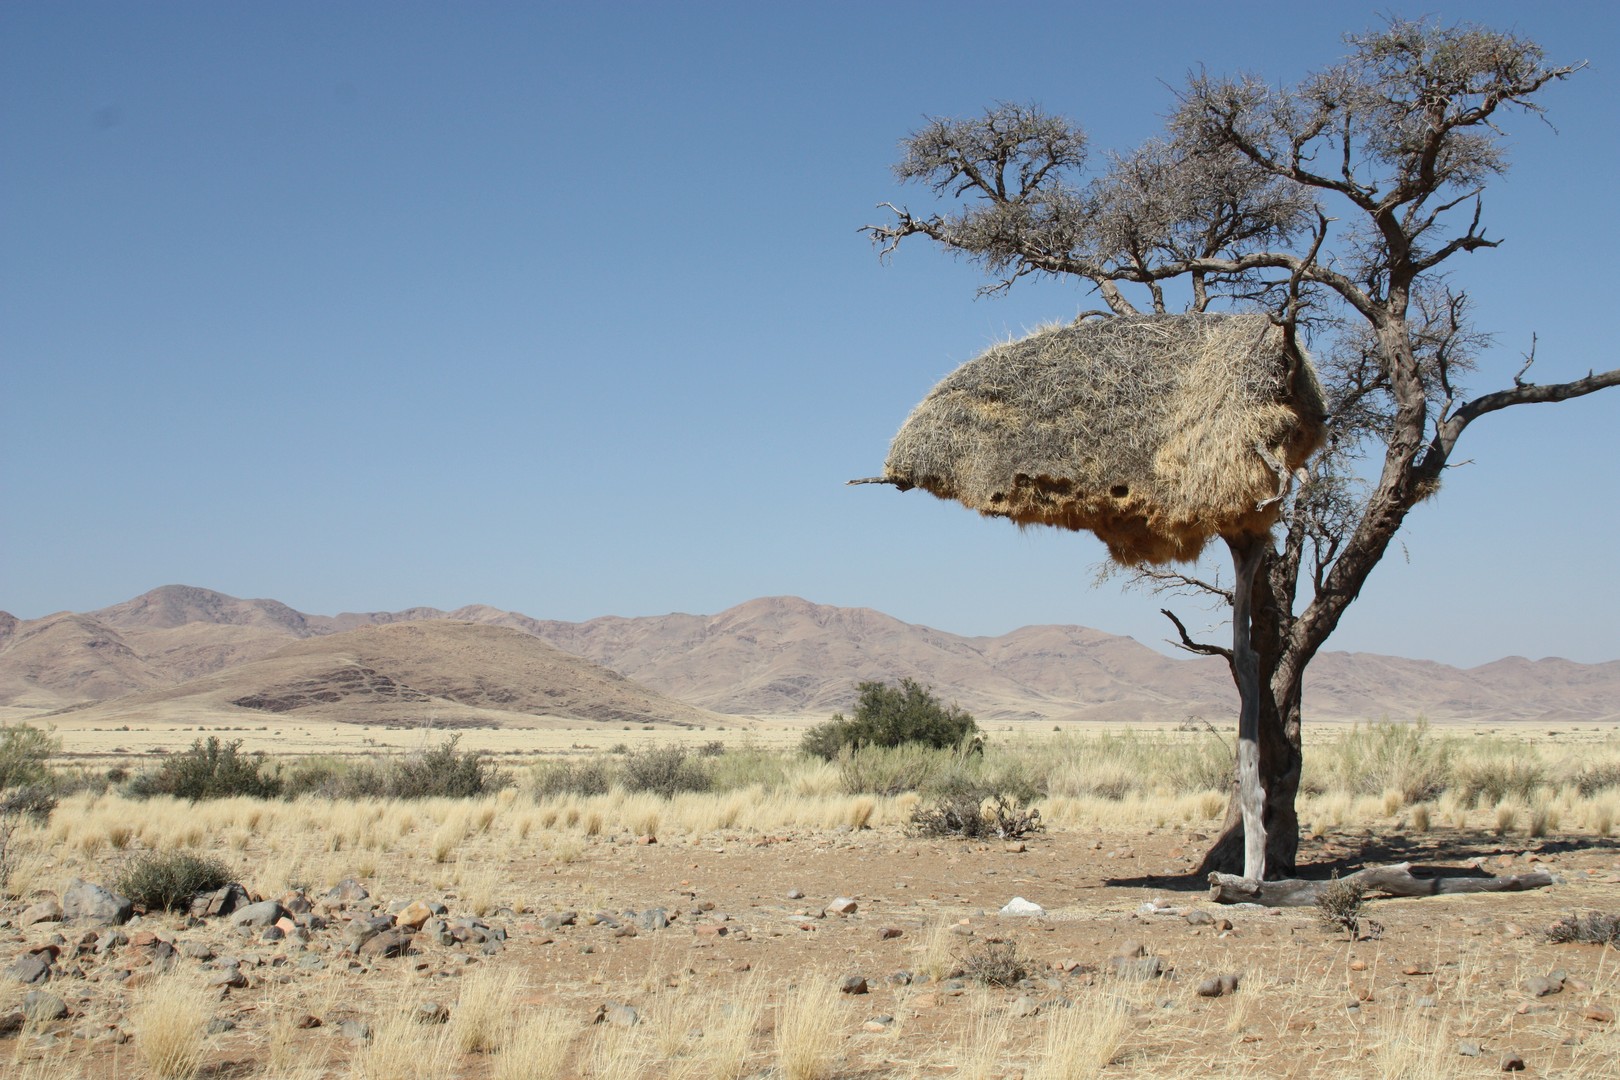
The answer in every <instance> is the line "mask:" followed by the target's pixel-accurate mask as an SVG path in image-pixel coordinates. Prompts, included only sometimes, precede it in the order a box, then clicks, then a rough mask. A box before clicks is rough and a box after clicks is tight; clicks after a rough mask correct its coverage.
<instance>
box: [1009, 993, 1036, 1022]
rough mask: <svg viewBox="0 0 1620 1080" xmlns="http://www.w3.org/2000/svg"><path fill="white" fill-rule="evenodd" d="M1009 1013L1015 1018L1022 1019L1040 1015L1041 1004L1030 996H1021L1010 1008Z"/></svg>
mask: <svg viewBox="0 0 1620 1080" xmlns="http://www.w3.org/2000/svg"><path fill="white" fill-rule="evenodd" d="M1009 1011H1010V1012H1011V1013H1012V1015H1013V1016H1016V1017H1019V1018H1020V1019H1022V1018H1023V1017H1026V1016H1034V1015H1036V1014H1037V1013H1039V1012H1040V1011H1041V1006H1040V1002H1038V1001H1036V1000H1035V999H1034V998H1032V997H1030V996H1029V995H1028V994H1020V995H1019V996H1018V997H1017V998H1016V999H1014V1001H1013V1003H1012V1005H1011V1006H1009Z"/></svg>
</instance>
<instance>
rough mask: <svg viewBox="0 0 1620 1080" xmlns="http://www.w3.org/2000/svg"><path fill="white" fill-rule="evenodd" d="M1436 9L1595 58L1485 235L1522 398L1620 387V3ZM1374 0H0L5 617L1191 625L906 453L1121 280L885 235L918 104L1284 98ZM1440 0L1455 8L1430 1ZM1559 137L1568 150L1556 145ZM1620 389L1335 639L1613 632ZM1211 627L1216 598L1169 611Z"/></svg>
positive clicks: (1069, 105) (1129, 108)
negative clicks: (123, 611)
mask: <svg viewBox="0 0 1620 1080" xmlns="http://www.w3.org/2000/svg"><path fill="white" fill-rule="evenodd" d="M1544 7H1545V10H1536V9H1532V8H1530V7H1528V6H1525V5H1522V4H1508V3H1470V4H1466V5H1460V4H1450V5H1444V4H1442V5H1439V10H1438V14H1440V15H1441V16H1442V17H1446V18H1459V17H1466V18H1470V19H1474V20H1477V21H1481V22H1485V23H1487V24H1490V25H1495V26H1503V27H1513V28H1516V29H1517V30H1518V31H1520V32H1521V33H1524V34H1527V35H1529V36H1531V37H1533V38H1535V39H1537V40H1539V41H1540V42H1542V44H1543V45H1544V46H1546V47H1547V49H1548V51H1549V54H1550V56H1551V58H1553V59H1555V60H1558V61H1572V60H1580V59H1587V60H1590V61H1591V68H1590V70H1587V71H1585V72H1582V73H1581V74H1580V75H1579V76H1578V77H1576V78H1575V79H1572V80H1570V81H1569V82H1567V83H1565V84H1563V85H1560V86H1557V87H1554V88H1553V89H1552V90H1551V91H1549V92H1548V93H1547V94H1546V95H1545V97H1544V98H1543V101H1544V102H1545V104H1546V105H1547V106H1548V108H1549V110H1550V113H1549V119H1550V121H1551V125H1552V126H1550V127H1549V126H1548V125H1545V124H1542V123H1540V122H1538V121H1535V120H1531V119H1528V118H1524V117H1514V118H1512V119H1511V120H1510V121H1509V130H1510V134H1511V145H1512V148H1513V154H1514V159H1515V167H1514V171H1513V172H1512V174H1511V175H1510V176H1509V177H1508V178H1506V180H1504V181H1501V182H1499V183H1497V184H1496V185H1495V186H1494V187H1493V188H1492V190H1491V192H1490V193H1489V195H1488V197H1487V202H1486V222H1487V225H1488V229H1489V234H1490V235H1492V236H1496V237H1501V238H1504V239H1505V240H1506V243H1505V244H1504V245H1503V246H1502V247H1501V248H1500V249H1498V250H1496V251H1492V252H1486V253H1481V254H1476V255H1473V256H1471V257H1468V258H1465V259H1460V260H1458V262H1459V264H1460V265H1459V267H1458V273H1457V276H1456V280H1457V282H1458V283H1459V284H1461V285H1464V286H1466V287H1467V288H1469V289H1470V291H1471V292H1472V293H1473V295H1474V296H1475V298H1476V299H1477V301H1478V304H1479V312H1480V323H1481V325H1482V327H1483V328H1485V329H1489V330H1491V331H1494V332H1495V333H1496V334H1497V335H1498V348H1497V349H1496V350H1495V352H1494V353H1493V354H1492V355H1490V356H1489V357H1487V359H1486V362H1485V364H1484V366H1483V368H1482V370H1481V371H1480V372H1479V373H1478V375H1477V376H1476V377H1475V378H1474V380H1473V384H1472V385H1473V386H1474V387H1475V388H1476V389H1480V390H1486V389H1491V388H1494V387H1496V386H1499V385H1502V384H1505V383H1506V382H1507V381H1508V379H1509V378H1510V377H1511V375H1512V372H1513V371H1514V370H1515V369H1516V367H1517V358H1518V355H1519V353H1520V352H1521V351H1522V350H1523V349H1525V348H1527V347H1528V345H1529V341H1530V336H1531V334H1532V332H1534V333H1536V334H1538V335H1539V349H1538V353H1539V357H1540V361H1539V363H1538V366H1537V368H1536V371H1537V372H1538V373H1539V375H1540V378H1541V379H1542V380H1543V381H1552V380H1554V379H1558V378H1568V377H1572V376H1575V375H1578V374H1584V373H1585V372H1586V370H1587V369H1589V368H1593V367H1597V368H1605V367H1612V366H1614V365H1615V364H1616V363H1617V362H1620V358H1617V356H1616V350H1615V349H1614V346H1613V329H1612V322H1613V314H1612V309H1613V307H1614V304H1615V296H1614V286H1615V285H1616V277H1617V275H1616V273H1615V271H1614V269H1613V265H1612V262H1610V261H1609V260H1610V258H1611V254H1610V253H1611V252H1612V251H1613V250H1614V249H1615V248H1616V247H1617V246H1620V229H1617V225H1616V220H1617V215H1616V210H1615V206H1614V195H1613V177H1614V176H1616V175H1620V160H1617V159H1620V151H1617V149H1616V148H1617V146H1620V139H1617V138H1616V136H1617V135H1620V132H1617V130H1616V127H1617V125H1616V118H1617V103H1620V81H1617V80H1620V33H1617V30H1620V17H1617V16H1616V15H1615V14H1614V13H1613V11H1612V10H1611V9H1610V7H1609V6H1608V5H1606V4H1598V3H1565V4H1558V5H1545V6H1544ZM1385 10H1387V5H1383V4H1379V5H1366V6H1358V5H1352V4H1333V5H1301V4H1296V3H1288V4H1281V3H1232V4H1224V5H1211V4H1204V3H1198V4H1186V3H1177V2H1170V3H1163V4H1158V5H1154V6H1153V7H1152V8H1151V14H1146V12H1147V11H1149V9H1147V8H1142V7H1140V6H1133V5H1116V4H1107V5H1102V4H1090V3H1074V4H1061V5H1060V4H1042V3H1031V4H1010V5H1002V6H999V7H994V8H987V7H985V6H984V5H982V4H966V3H930V4H893V5H881V6H869V5H864V4H863V5H855V4H840V3H826V4H815V5H809V4H805V5H791V6H790V5H774V4H733V5H727V4H702V3H698V4H679V5H677V4H650V3H649V4H633V3H632V4H619V5H611V6H610V5H584V4H579V5H537V4H515V3H514V4H493V3H475V4H456V5H450V4H410V3H399V2H390V3H359V2H351V3H343V4H328V3H318V4H316V3H277V4H259V5H243V4H216V3H207V4H180V3H153V4H130V3H114V4H99V3H73V4H62V3H54V2H52V3H39V2H30V0H11V2H8V3H7V4H5V5H4V6H3V7H0V140H3V142H0V146H3V147H4V158H3V160H4V164H3V166H0V378H3V383H0V426H3V430H4V432H5V443H4V447H5V449H4V452H3V458H0V506H3V510H0V515H3V516H0V608H3V609H5V610H8V611H11V612H13V613H14V614H16V615H18V616H21V617H24V618H29V617H37V616H40V615H44V614H46V613H48V612H52V611H56V610H62V609H73V610H86V609H91V608H96V607H101V606H105V605H107V604H111V603H115V602H118V601H120V600H123V599H127V598H128V597H130V596H133V595H135V594H138V593H140V592H143V591H145V590H147V589H149V588H152V587H154V586H157V585H160V584H166V583H172V582H183V583H187V584H194V585H202V586H206V587H209V588H215V589H219V590H221V591H224V592H228V593H231V594H234V595H238V596H248V597H253V596H266V597H274V598H276V599H279V600H283V601H285V602H287V603H289V604H292V605H293V606H294V607H297V608H300V609H303V610H306V611H314V612H320V613H334V612H338V611H344V610H381V609H394V608H399V607H404V606H408V605H414V604H430V605H434V606H438V607H445V608H450V607H456V606H459V605H462V604H467V603H488V604H493V605H496V606H498V607H503V608H511V609H516V610H520V611H523V612H526V613H528V614H531V615H534V616H537V617H543V618H560V619H585V618H590V617H592V616H596V615H606V614H619V615H645V614H661V613H665V612H670V611H687V612H697V613H713V612H717V611H720V610H722V609H724V608H726V607H729V606H731V605H733V604H736V603H739V602H741V601H744V600H747V599H749V598H752V597H755V596H762V595H774V594H796V595H801V596H804V597H806V598H808V599H811V600H815V601H818V602H822V603H830V604H841V605H852V606H869V607H875V608H878V609H881V610H883V611H887V612H889V613H891V614H894V615H896V616H898V617H900V618H903V619H906V620H908V621H913V622H922V623H927V624H929V625H933V626H937V627H939V628H941V629H945V630H950V631H953V632H957V633H968V634H995V633H1002V632H1005V631H1007V630H1010V629H1013V628H1015V627H1018V626H1021V625H1026V624H1031V623H1047V622H1072V623H1081V624H1085V625H1089V626H1094V627H1097V628H1099V629H1103V630H1107V631H1111V632H1114V633H1124V634H1131V635H1133V636H1135V637H1137V638H1138V639H1139V640H1143V641H1146V642H1149V643H1150V644H1154V645H1156V646H1160V647H1162V643H1163V639H1164V637H1165V636H1166V630H1167V629H1168V624H1167V623H1165V622H1164V620H1163V619H1162V617H1161V616H1160V615H1159V614H1158V613H1157V609H1158V607H1159V606H1161V605H1160V601H1159V600H1158V599H1157V598H1154V597H1152V596H1148V595H1144V594H1138V593H1130V592H1123V591H1121V589H1120V588H1119V586H1118V585H1117V584H1106V583H1105V584H1102V585H1094V584H1093V577H1094V575H1095V570H1096V568H1097V566H1098V564H1099V563H1100V561H1101V559H1102V557H1103V552H1102V549H1101V547H1100V546H1099V545H1098V544H1096V542H1095V541H1093V540H1091V539H1090V538H1089V537H1087V536H1077V535H1073V534H1059V533H1054V532H1049V531H1026V532H1020V531H1018V530H1016V529H1013V528H1011V527H1009V526H1007V525H1005V524H1004V523H1001V522H992V521H985V520H982V519H979V518H977V517H976V516H975V515H973V514H971V513H969V512H967V511H965V510H963V509H961V508H960V507H956V506H954V505H946V504H944V503H940V502H938V501H937V500H934V499H932V498H929V497H927V496H925V495H922V494H920V493H909V494H906V495H899V494H896V493H895V492H893V491H891V490H889V489H884V488H874V487H867V488H846V487H844V486H843V481H845V480H846V479H849V478H851V477H857V476H868V475H872V474H874V473H876V472H877V471H878V470H879V468H880V466H881V463H882V460H883V457H884V453H885V450H886V448H887V444H888V440H889V438H890V437H891V436H892V435H893V433H894V431H895V429H896V428H897V427H898V425H899V423H900V421H901V420H902V419H904V417H905V415H906V413H907V411H908V410H909V409H910V407H911V406H912V405H913V404H914V403H915V402H916V401H917V400H919V399H920V398H921V397H922V396H923V394H924V393H926V391H927V390H928V388H929V387H930V386H931V385H932V384H933V383H934V382H935V381H936V380H937V379H938V378H939V377H940V376H942V375H944V374H945V373H946V372H948V371H949V370H950V369H951V368H953V367H954V366H956V365H957V364H958V363H960V362H962V361H964V360H967V359H969V358H971V357H972V356H974V355H976V354H977V353H979V352H980V351H982V350H983V348H984V347H985V346H986V345H988V344H990V343H992V342H994V341H996V340H1000V339H1004V338H1006V337H1008V336H1009V335H1017V334H1020V333H1022V332H1023V331H1024V330H1026V329H1028V328H1030V327H1033V326H1034V325H1037V324H1039V323H1041V322H1044V321H1049V320H1052V319H1063V318H1068V317H1072V315H1073V314H1074V313H1075V312H1076V311H1078V310H1081V309H1083V308H1087V307H1091V306H1094V303H1093V302H1092V300H1091V298H1089V297H1088V296H1087V295H1086V294H1085V293H1084V292H1083V291H1082V290H1081V289H1079V288H1078V287H1076V286H1074V285H1069V284H1063V283H1045V284H1033V285H1021V286H1020V287H1019V288H1018V289H1016V290H1014V292H1013V293H1012V294H1011V296H1009V297H1007V298H1004V299H975V297H974V289H975V287H976V286H977V285H978V284H979V281H980V279H979V277H978V275H977V272H976V271H975V270H974V269H973V268H972V267H971V266H969V265H967V264H964V263H961V262H957V261H954V260H952V259H951V258H949V257H948V256H946V255H945V254H943V253H941V252H938V251H935V250H930V249H928V248H926V247H924V246H920V245H919V246H916V247H909V248H907V249H904V250H902V251H901V252H900V253H899V255H898V257H897V258H896V259H895V260H894V261H893V262H892V264H890V265H888V266H880V265H879V263H878V261H877V259H876V258H875V256H874V253H873V251H872V249H871V248H870V246H869V244H868V243H867V241H866V240H865V239H864V238H863V237H862V236H860V235H859V234H858V233H857V231H856V230H857V228H858V227H859V226H861V225H863V224H867V223H871V222H875V221H879V220H882V214H881V212H880V211H878V210H877V209H875V205H876V204H877V203H879V202H882V201H885V200H896V201H907V202H910V203H911V204H912V205H913V206H921V205H923V204H925V203H926V201H927V200H926V198H925V193H924V192H922V191H920V190H905V189H901V188H898V187H897V186H896V184H895V182H894V180H893V178H892V175H891V173H890V171H889V168H890V165H891V163H892V161H893V160H894V158H895V155H896V145H897V143H898V141H899V140H900V139H901V138H902V137H903V136H904V135H905V134H906V133H907V132H908V131H910V130H912V129H914V128H915V127H917V126H919V124H920V123H921V122H922V121H923V120H924V119H925V118H926V117H927V116H932V115H966V114H970V113H973V112H976V111H978V110H980V109H981V108H983V107H984V106H985V105H987V104H989V103H991V102H993V101H995V100H998V99H1003V100H1016V101H1035V102H1039V103H1041V104H1042V105H1043V106H1044V107H1045V108H1047V109H1048V110H1050V111H1053V112H1057V113H1061V114H1064V115H1067V116H1069V117H1070V118H1072V119H1074V120H1076V121H1077V122H1079V123H1080V124H1081V125H1083V126H1084V127H1086V128H1087V130H1088V131H1089V132H1090V134H1091V136H1092V139H1093V146H1094V149H1095V150H1097V151H1103V150H1106V149H1110V148H1115V149H1128V148H1129V147H1131V146H1133V145H1135V144H1136V143H1138V142H1140V141H1141V140H1142V139H1144V138H1146V137H1148V136H1150V135H1152V134H1153V133H1154V132H1155V131H1156V130H1157V129H1158V127H1159V125H1160V124H1161V122H1162V118H1163V116H1164V114H1165V113H1166V112H1167V111H1168V110H1169V108H1170V105H1171V100H1172V98H1171V91H1170V89H1169V87H1170V86H1173V85H1175V84H1177V83H1179V82H1180V80H1181V79H1182V77H1183V76H1184V74H1185V73H1186V72H1187V71H1188V70H1189V69H1191V68H1193V67H1195V66H1197V65H1199V64H1203V65H1206V66H1207V67H1208V68H1210V69H1211V70H1214V71H1218V72H1226V71H1236V70H1239V69H1243V70H1252V71H1258V72H1261V73H1264V74H1265V75H1267V76H1268V77H1271V78H1273V79H1275V80H1279V81H1292V80H1294V79H1296V78H1298V77H1299V76H1300V75H1301V74H1303V73H1304V72H1305V71H1307V70H1310V69H1312V68H1315V67H1320V66H1322V65H1324V64H1327V63H1330V62H1332V61H1333V60H1334V59H1336V58H1337V57H1338V56H1340V55H1341V54H1342V52H1343V46H1342V44H1341V42H1340V35H1341V33H1343V32H1345V31H1350V30H1361V29H1365V28H1367V27H1369V26H1372V25H1374V24H1376V23H1377V21H1378V18H1379V13H1380V12H1382V11H1385ZM1426 10H1428V11H1429V12H1430V13H1435V12H1436V8H1435V7H1434V6H1431V7H1430V8H1428V9H1426ZM1554 128H1556V131H1555V130H1554ZM1617 428H1620V391H1610V392H1608V393H1607V394H1603V395H1597V396H1595V397H1592V398H1589V399H1586V400H1583V401H1578V402H1573V403H1568V404H1564V405H1559V406H1537V407H1530V408H1527V409H1521V410H1517V411H1515V412H1511V413H1509V414H1503V415H1498V416H1493V417H1489V418H1487V419H1485V420H1483V421H1481V422H1479V423H1478V424H1477V425H1476V426H1475V427H1474V428H1473V429H1472V430H1470V432H1469V433H1468V435H1467V437H1466V441H1465V443H1464V444H1463V446H1462V448H1461V453H1460V454H1459V456H1460V457H1462V458H1467V459H1470V460H1471V461H1472V464H1470V465H1468V466H1466V467H1465V468H1462V469H1459V470H1456V471H1455V472H1454V473H1453V475H1452V476H1451V477H1450V478H1448V482H1447V485H1446V487H1445V489H1444V491H1443V492H1442V493H1441V495H1440V496H1439V497H1438V498H1436V499H1435V500H1432V501H1431V502H1430V503H1428V504H1425V505H1424V506H1422V507H1421V508H1420V509H1419V510H1418V511H1416V513H1415V514H1414V515H1413V517H1412V519H1411V521H1410V523H1409V527H1408V529H1407V530H1406V532H1405V533H1404V534H1403V535H1404V541H1405V545H1404V550H1402V551H1399V552H1395V553H1394V554H1392V555H1391V557H1390V558H1389V559H1387V560H1386V564H1385V565H1384V566H1382V567H1380V568H1379V570H1378V571H1377V572H1376V574H1375V576H1374V578H1373V580H1372V582H1371V583H1370V585H1369V587H1368V589H1367V590H1366V592H1365V593H1364V595H1363V597H1362V599H1361V601H1360V602H1359V603H1358V604H1357V605H1356V606H1355V607H1354V608H1353V609H1352V611H1351V613H1350V615H1349V616H1348V617H1347V618H1346V619H1345V621H1344V623H1343V624H1342V626H1341V628H1340V630H1339V633H1338V634H1337V635H1336V636H1335V638H1334V639H1333V641H1332V643H1331V645H1330V647H1332V648H1343V649H1355V650H1363V651H1371V652H1383V653H1396V654H1403V655H1410V656H1421V657H1430V658H1434V659H1439V660H1444V661H1447V662H1452V663H1464V664H1472V663H1480V662H1485V661H1488V660H1491V659H1494V658H1496V657H1499V656H1503V655H1509V654H1522V655H1528V656H1533V657H1539V656H1546V655H1561V656H1567V657H1571V658H1574V659H1581V660H1606V659H1613V658H1615V657H1617V656H1620V568H1617V567H1616V565H1615V560H1614V542H1613V538H1614V537H1615V536H1616V535H1617V534H1620V510H1617V509H1616V506H1617V504H1620V480H1617V478H1616V471H1615V461H1616V449H1617V446H1620V438H1617V435H1616V431H1617ZM1177 606H1178V607H1179V608H1180V609H1181V610H1182V612H1183V614H1184V616H1185V617H1186V618H1187V619H1188V621H1189V623H1190V624H1191V625H1194V626H1207V625H1208V624H1210V623H1211V622H1212V621H1213V620H1214V619H1215V618H1216V616H1215V615H1214V614H1213V613H1208V612H1204V611H1201V610H1200V609H1199V608H1198V607H1197V606H1196V605H1195V604H1193V603H1192V602H1191V601H1186V602H1180V603H1178V604H1177Z"/></svg>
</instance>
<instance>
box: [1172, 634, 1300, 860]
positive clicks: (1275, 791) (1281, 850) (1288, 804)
mask: <svg viewBox="0 0 1620 1080" xmlns="http://www.w3.org/2000/svg"><path fill="white" fill-rule="evenodd" d="M1255 644H1256V651H1257V652H1259V653H1260V654H1261V658H1262V667H1264V666H1266V665H1265V663H1264V660H1265V655H1266V653H1267V651H1268V650H1267V647H1266V645H1267V643H1264V642H1259V641H1257V642H1256V643H1255ZM1273 644H1274V643H1273ZM1301 690H1302V685H1301V680H1300V676H1299V673H1297V672H1296V671H1295V670H1294V668H1293V666H1292V665H1290V664H1284V665H1281V666H1280V667H1278V668H1277V671H1276V674H1275V675H1273V677H1272V678H1271V680H1269V681H1265V682H1262V683H1261V685H1260V697H1259V706H1260V785H1261V787H1263V788H1265V792H1266V806H1265V815H1264V818H1263V821H1264V823H1265V836H1266V876H1268V877H1272V878H1287V877H1293V876H1294V875H1295V874H1296V873H1298V870H1299V866H1298V863H1299V812H1298V810H1297V808H1296V807H1295V805H1294V801H1295V799H1296V798H1298V796H1299V778H1300V766H1301V764H1302V763H1303V761H1304V757H1303V754H1302V752H1301V742H1300V701H1301ZM1231 790H1232V797H1231V801H1230V802H1228V803H1227V807H1226V820H1225V821H1224V822H1223V823H1222V824H1221V832H1220V835H1219V836H1217V837H1216V838H1215V842H1214V844H1212V845H1211V846H1210V849H1209V851H1208V852H1206V853H1205V855H1204V861H1203V862H1202V863H1200V864H1199V866H1198V873H1199V874H1200V875H1208V874H1211V873H1222V874H1241V873H1242V872H1243V864H1244V851H1245V836H1244V830H1243V806H1242V800H1241V797H1240V795H1241V793H1240V792H1239V790H1238V777H1237V773H1236V767H1235V764H1234V771H1233V776H1232V789H1231Z"/></svg>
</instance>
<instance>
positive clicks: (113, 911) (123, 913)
mask: <svg viewBox="0 0 1620 1080" xmlns="http://www.w3.org/2000/svg"><path fill="white" fill-rule="evenodd" d="M134 915H135V905H134V904H132V903H130V902H129V900H128V899H126V898H125V897H122V896H119V895H118V894H117V893H115V892H113V891H111V890H110V889H104V888H102V887H101V886H100V885H96V884H94V883H92V882H89V881H85V880H83V879H82V878H74V879H73V882H72V884H70V885H69V886H68V888H67V891H66V892H65V893H63V894H62V917H63V918H65V919H68V920H70V921H73V922H84V923H89V924H91V925H92V926H122V925H123V924H124V923H127V922H129V920H130V919H131V918H133V917H134Z"/></svg>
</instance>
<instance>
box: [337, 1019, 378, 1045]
mask: <svg viewBox="0 0 1620 1080" xmlns="http://www.w3.org/2000/svg"><path fill="white" fill-rule="evenodd" d="M338 1031H339V1033H340V1034H342V1036H343V1037H344V1038H345V1039H348V1040H349V1041H350V1042H370V1041H371V1025H370V1024H368V1023H366V1022H365V1021H364V1020H345V1021H343V1023H341V1024H339V1025H338Z"/></svg>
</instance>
